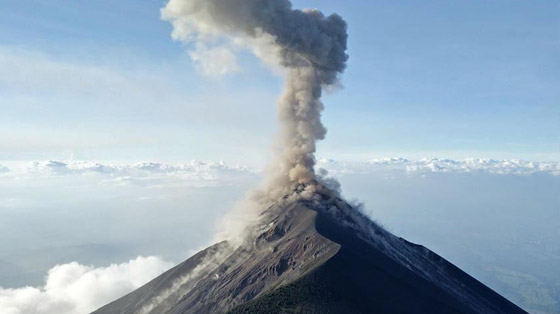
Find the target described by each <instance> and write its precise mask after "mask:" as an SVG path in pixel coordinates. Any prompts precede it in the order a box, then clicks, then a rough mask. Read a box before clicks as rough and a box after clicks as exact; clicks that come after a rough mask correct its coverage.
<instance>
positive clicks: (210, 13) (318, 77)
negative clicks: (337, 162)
mask: <svg viewBox="0 0 560 314" xmlns="http://www.w3.org/2000/svg"><path fill="white" fill-rule="evenodd" d="M162 18H163V19H164V20H167V21H169V22H171V23H172V25H173V33H172V36H173V38H174V39H176V40H181V41H183V42H187V43H194V44H195V47H206V49H208V50H209V51H221V53H220V54H215V55H220V56H228V57H227V58H212V54H210V55H207V56H205V57H204V58H202V57H200V56H199V54H196V53H192V52H191V56H197V58H193V59H194V60H193V61H195V63H196V62H204V63H206V64H199V65H198V66H199V67H201V68H203V69H217V70H218V71H214V72H218V74H224V73H226V72H227V69H230V68H231V69H235V70H237V69H238V67H237V65H236V64H233V62H234V60H235V58H234V57H233V55H232V54H231V53H229V52H226V51H230V52H232V53H233V52H235V51H237V50H239V49H242V48H245V47H248V48H250V49H251V50H252V51H253V52H254V54H255V55H256V56H258V57H259V58H260V59H261V60H262V61H263V62H265V63H266V64H269V65H271V66H273V67H276V68H278V67H279V68H280V69H282V71H283V72H284V75H285V77H286V83H285V89H284V93H283V95H282V96H281V97H280V99H279V100H278V103H277V107H278V113H279V121H280V136H279V144H280V145H279V147H280V151H279V152H278V154H277V155H278V156H279V157H278V158H277V160H275V161H274V162H273V163H272V164H271V166H270V167H269V175H268V177H267V179H266V183H265V186H264V188H263V192H264V193H261V195H260V196H259V197H261V198H268V199H271V200H275V199H277V198H279V197H281V196H283V195H285V194H286V193H289V192H290V191H292V190H293V188H294V186H298V185H304V186H316V187H319V188H320V187H321V184H320V183H319V181H320V179H319V178H318V176H317V174H316V173H315V169H314V166H315V156H314V153H315V150H316V142H317V141H318V140H322V139H324V138H325V134H326V132H327V131H326V128H325V127H324V125H323V124H322V122H321V112H322V111H323V108H324V107H323V104H322V102H321V94H322V91H323V89H324V88H325V87H329V86H333V85H337V83H338V77H339V74H340V73H342V72H343V70H344V68H345V67H346V61H347V59H348V55H347V54H346V53H345V51H346V40H347V33H346V29H347V26H346V22H345V21H344V20H343V19H342V18H341V17H340V16H339V15H336V14H333V15H330V16H325V15H323V13H321V12H320V11H318V10H304V11H300V10H294V9H292V4H291V3H290V1H288V0H170V1H169V3H168V4H167V5H166V7H165V8H163V9H162ZM224 60H226V64H224V65H222V66H220V64H222V63H223V61H224ZM209 62H210V63H212V62H215V63H214V64H208V63H209ZM314 189H316V188H314ZM257 194H258V193H257Z"/></svg>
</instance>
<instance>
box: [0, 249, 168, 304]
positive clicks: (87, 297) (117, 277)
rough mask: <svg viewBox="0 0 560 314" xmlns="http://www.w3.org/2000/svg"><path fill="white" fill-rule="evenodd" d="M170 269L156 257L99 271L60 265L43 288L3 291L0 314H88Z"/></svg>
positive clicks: (1, 293) (101, 268)
mask: <svg viewBox="0 0 560 314" xmlns="http://www.w3.org/2000/svg"><path fill="white" fill-rule="evenodd" d="M171 266H172V264H171V263H169V262H166V261H164V260H162V259H161V258H158V257H153V256H151V257H138V258H136V259H133V260H130V261H129V262H126V263H122V264H114V265H110V266H108V267H99V268H94V267H93V266H86V265H81V264H78V263H76V262H73V263H69V264H63V265H57V266H55V267H53V268H52V269H51V270H49V273H48V275H47V278H46V281H45V285H44V286H42V287H25V288H19V289H3V288H1V287H0V313H2V314H30V313H33V314H84V313H89V312H91V311H93V310H95V309H97V308H99V307H100V306H102V305H104V304H106V303H108V302H111V301H113V300H115V299H116V298H119V297H121V296H123V295H125V294H126V293H128V292H130V291H132V290H134V289H136V288H138V287H140V286H142V285H143V284H145V283H146V282H148V281H149V280H151V279H153V278H154V277H156V276H157V275H159V274H161V273H163V272H164V271H165V270H167V269H169V268H170V267H171Z"/></svg>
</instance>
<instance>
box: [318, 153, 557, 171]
mask: <svg viewBox="0 0 560 314" xmlns="http://www.w3.org/2000/svg"><path fill="white" fill-rule="evenodd" d="M317 166H318V167H321V168H325V169H327V170H329V172H331V173H332V174H335V175H336V174H338V175H344V174H350V173H371V172H376V171H377V172H383V171H405V172H407V173H410V174H414V173H441V172H445V173H489V174H512V175H531V174H539V173H540V174H550V175H560V162H539V161H524V160H494V159H481V158H467V159H463V160H454V159H447V158H423V159H419V160H409V159H406V158H393V157H386V158H377V159H371V160H369V161H366V162H340V161H336V160H332V159H319V160H318V163H317Z"/></svg>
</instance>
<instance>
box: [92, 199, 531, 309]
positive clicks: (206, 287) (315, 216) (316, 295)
mask: <svg viewBox="0 0 560 314" xmlns="http://www.w3.org/2000/svg"><path fill="white" fill-rule="evenodd" d="M248 239H249V240H248V241H246V243H244V244H243V245H239V246H236V247H233V246H232V245H230V244H229V243H228V242H225V241H224V242H221V243H218V244H215V245H213V246H211V247H209V248H207V249H205V250H203V251H201V252H199V253H197V254H195V255H194V256H192V257H191V258H189V259H187V260H186V261H184V262H183V263H181V264H179V265H177V266H176V267H174V268H172V269H170V270H169V271H167V272H165V273H164V274H162V275H160V276H159V277H157V278H155V279H154V280H152V281H150V282H149V283H147V284H146V285H144V286H142V287H141V288H139V289H137V290H135V291H133V292H131V293H129V294H128V295H126V296H124V297H122V298H120V299H118V300H116V301H114V302H111V303H109V304H107V305H105V306H103V307H102V308H100V309H98V310H97V311H95V312H93V313H94V314H132V313H139V314H148V313H151V314H155V313H158V314H163V313H166V314H179V313H183V314H187V313H189V314H190V313H197V314H219V313H223V314H241V313H254V314H265V313H271V314H272V313H309V314H314V313H317V314H319V313H321V314H370V313H401V314H402V313H431V314H433V313H484V314H490V313H508V314H514V313H526V312H525V311H523V310H522V309H520V308H519V307H517V306H516V305H514V304H513V303H511V302H509V301H508V300H507V299H505V298H504V297H502V296H500V295H499V294H497V293H496V292H494V291H493V290H491V289H490V288H488V287H487V286H485V285H484V284H482V283H481V282H479V281H477V280H476V279H474V278H473V277H471V276H469V275H468V274H466V273H465V272H463V271H462V270H460V269H459V268H457V267H456V266H454V265H453V264H451V263H450V262H448V261H446V260H445V259H443V258H442V257H440V256H439V255H437V254H435V253H434V252H432V251H430V250H429V249H427V248H425V247H423V246H421V245H417V244H413V243H410V242H408V241H406V240H404V239H402V238H399V237H397V236H395V235H393V234H391V233H389V232H387V231H385V230H384V229H383V228H381V227H380V226H378V225H377V224H376V223H374V222H372V221H371V220H370V219H368V218H367V217H365V215H363V214H361V213H360V211H359V210H357V209H356V208H354V207H353V206H351V205H349V204H348V203H346V202H344V201H343V200H342V199H340V198H338V197H335V198H334V199H332V198H331V199H328V197H325V196H323V197H321V198H319V199H314V200H308V199H305V198H293V197H287V196H286V197H284V198H283V199H281V200H279V201H277V202H276V203H275V204H272V205H271V206H269V207H268V209H267V210H266V211H264V213H263V214H262V215H261V219H260V220H259V224H258V226H254V228H253V229H252V230H251V235H250V236H249V237H248Z"/></svg>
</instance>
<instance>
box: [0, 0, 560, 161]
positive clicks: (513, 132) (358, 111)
mask: <svg viewBox="0 0 560 314" xmlns="http://www.w3.org/2000/svg"><path fill="white" fill-rule="evenodd" d="M164 3H165V2H164V1H118V2H115V1H52V0H45V1H26V0H23V1H4V2H2V3H1V4H0V113H1V114H0V159H4V160H7V159H9V160H14V159H16V160H23V159H68V158H70V157H71V156H72V158H75V159H106V160H191V159H214V160H216V159H224V160H227V161H232V162H242V163H255V164H261V163H262V162H263V161H264V160H265V159H266V157H267V154H270V153H269V151H270V148H271V146H272V144H271V143H272V139H273V137H274V132H275V126H276V124H275V106H274V102H275V99H276V97H277V96H278V95H279V93H280V92H281V89H282V79H281V78H280V77H278V76H277V75H275V74H273V73H272V72H271V71H269V70H267V69H266V68H265V67H264V66H263V65H262V64H261V63H260V62H259V61H258V60H257V59H256V58H254V57H252V56H250V55H248V54H244V55H242V56H241V65H242V69H243V70H242V71H241V72H240V73H237V74H232V75H228V76H225V77H221V78H207V77H203V76H201V75H200V74H199V73H197V72H196V71H195V68H194V67H193V65H192V64H191V61H190V59H189V58H188V54H187V49H188V47H185V45H184V44H181V43H178V42H174V41H173V40H172V39H171V37H170V32H171V26H170V25H169V24H168V23H167V22H164V21H161V20H160V18H159V8H160V7H162V6H163V5H164ZM294 5H295V6H296V7H298V8H304V7H317V8H320V9H321V10H323V11H324V12H326V13H332V12H337V13H339V14H341V15H342V16H343V17H344V18H345V19H346V20H347V21H348V23H349V33H350V39H349V51H348V52H349V54H350V60H349V66H348V69H347V71H346V73H345V74H344V76H343V84H344V89H342V90H339V91H336V92H334V93H328V94H326V95H325V97H324V102H325V104H326V111H325V114H324V122H325V124H326V126H327V128H328V129H329V133H328V135H327V140H325V141H324V142H322V143H321V144H320V145H319V152H318V155H319V156H327V157H332V158H340V159H366V158H373V157H379V156H385V155H391V156H396V155H398V156H405V157H413V158H414V157H424V156H441V157H451V158H464V157H485V158H499V159H502V158H507V159H510V158H511V159H528V160H560V92H559V89H558V88H557V86H558V85H559V83H560V82H559V77H558V71H559V70H560V57H559V55H560V19H559V18H558V14H557V12H559V10H560V3H558V2H553V1H508V2H504V1H468V2H467V1H464V2H450V1H429V2H427V1H422V2H418V1H352V2H342V1H334V0H331V1H312V0H308V1H303V0H301V1H294Z"/></svg>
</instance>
